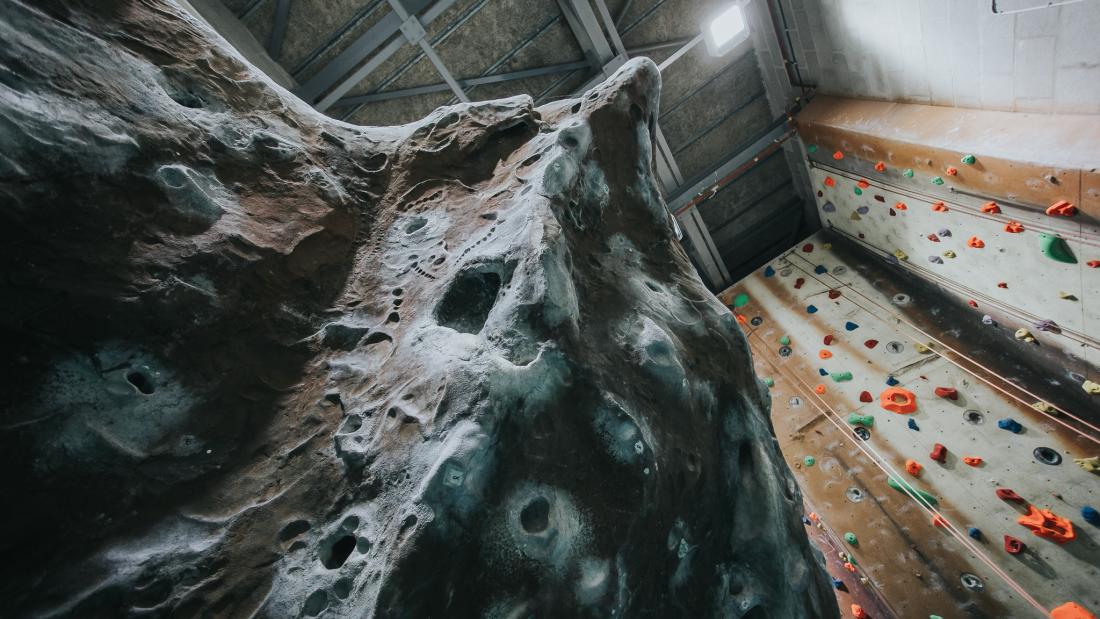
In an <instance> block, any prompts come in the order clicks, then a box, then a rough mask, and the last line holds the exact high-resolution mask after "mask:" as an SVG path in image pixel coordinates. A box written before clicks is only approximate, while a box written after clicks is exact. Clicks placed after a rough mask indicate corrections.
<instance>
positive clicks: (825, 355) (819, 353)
mask: <svg viewBox="0 0 1100 619" xmlns="http://www.w3.org/2000/svg"><path fill="white" fill-rule="evenodd" d="M817 356H818V358H820V359H829V358H832V356H833V353H831V352H829V351H827V350H825V349H824V348H822V349H821V350H819V351H817Z"/></svg>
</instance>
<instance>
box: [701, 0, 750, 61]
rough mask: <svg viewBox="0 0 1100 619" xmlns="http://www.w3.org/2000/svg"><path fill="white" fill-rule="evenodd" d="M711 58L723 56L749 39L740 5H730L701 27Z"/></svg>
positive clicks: (746, 24) (747, 28)
mask: <svg viewBox="0 0 1100 619" xmlns="http://www.w3.org/2000/svg"><path fill="white" fill-rule="evenodd" d="M703 38H704V39H705V40H706V42H707V51H709V52H710V55H711V56H725V55H726V54H728V53H729V52H730V50H732V49H733V48H735V47H737V46H738V45H740V44H741V43H743V42H744V41H745V40H747V39H748V38H749V25H748V22H746V21H745V11H744V10H743V9H742V8H741V5H740V4H732V5H730V6H728V7H726V8H725V9H724V10H723V11H722V12H721V13H719V14H718V15H717V16H716V17H714V18H713V19H711V20H710V23H707V24H705V25H704V26H703Z"/></svg>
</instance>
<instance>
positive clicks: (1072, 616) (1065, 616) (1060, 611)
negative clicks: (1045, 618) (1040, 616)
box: [1050, 602, 1096, 619]
mask: <svg viewBox="0 0 1100 619" xmlns="http://www.w3.org/2000/svg"><path fill="white" fill-rule="evenodd" d="M1050 619H1096V615H1094V614H1092V613H1090V612H1089V611H1088V610H1087V609H1086V608H1085V607H1084V606H1081V605H1080V604H1078V603H1076V602H1066V603H1065V604H1062V605H1061V606H1059V607H1058V608H1053V609H1051V611H1050Z"/></svg>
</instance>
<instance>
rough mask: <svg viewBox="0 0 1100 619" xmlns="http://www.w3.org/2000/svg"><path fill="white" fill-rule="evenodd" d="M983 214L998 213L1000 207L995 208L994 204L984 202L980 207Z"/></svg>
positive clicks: (995, 204)
mask: <svg viewBox="0 0 1100 619" xmlns="http://www.w3.org/2000/svg"><path fill="white" fill-rule="evenodd" d="M982 212H983V213H1000V212H1001V207H999V206H997V203H996V202H986V203H985V204H983V205H982Z"/></svg>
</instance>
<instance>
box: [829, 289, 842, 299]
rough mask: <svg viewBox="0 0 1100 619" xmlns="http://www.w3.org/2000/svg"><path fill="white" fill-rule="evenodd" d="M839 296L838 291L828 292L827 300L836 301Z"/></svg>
mask: <svg viewBox="0 0 1100 619" xmlns="http://www.w3.org/2000/svg"><path fill="white" fill-rule="evenodd" d="M839 296H840V291H839V290H830V291H829V298H830V299H836V298H838V297H839Z"/></svg>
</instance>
